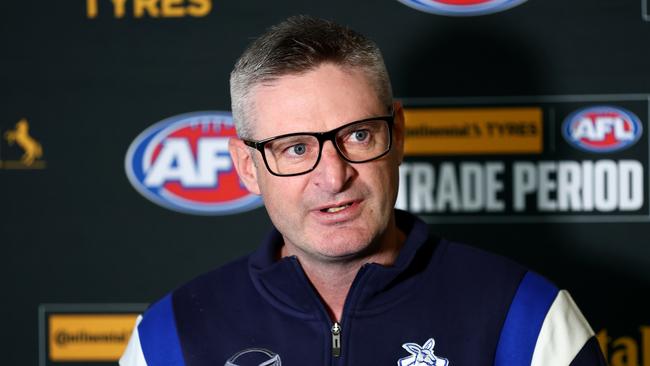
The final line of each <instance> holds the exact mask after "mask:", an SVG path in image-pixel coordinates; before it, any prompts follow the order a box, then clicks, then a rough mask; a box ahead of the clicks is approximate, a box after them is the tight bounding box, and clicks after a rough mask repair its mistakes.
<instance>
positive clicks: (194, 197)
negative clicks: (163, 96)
mask: <svg viewBox="0 0 650 366" xmlns="http://www.w3.org/2000/svg"><path fill="white" fill-rule="evenodd" d="M236 135H237V134H236V131H235V126H234V123H233V121H232V115H231V113H230V112H218V111H208V112H194V113H187V114H181V115H178V116H173V117H170V118H167V119H165V120H163V121H160V122H158V123H156V124H154V125H152V126H150V127H149V128H147V129H146V130H145V131H144V132H142V133H141V134H140V135H139V136H137V137H136V138H135V140H134V141H133V142H132V143H131V146H130V147H129V149H128V151H127V153H126V159H125V161H124V166H125V170H126V175H127V177H128V179H129V181H130V182H131V184H132V185H133V187H134V188H135V189H136V190H137V191H138V192H140V193H141V194H142V195H143V196H144V197H146V198H147V199H149V200H150V201H152V202H154V203H156V204H158V205H160V206H162V207H165V208H168V209H170V210H174V211H178V212H183V213H189V214H195V215H228V214H233V213H238V212H243V211H248V210H251V209H254V208H257V207H260V206H261V205H262V199H261V198H260V197H259V196H256V195H254V194H251V193H250V192H248V190H247V189H246V187H245V186H244V185H243V183H242V182H241V181H240V180H239V176H238V175H237V172H236V170H235V167H234V164H233V162H232V160H231V158H230V153H229V151H228V140H229V139H230V138H231V137H235V136H236Z"/></svg>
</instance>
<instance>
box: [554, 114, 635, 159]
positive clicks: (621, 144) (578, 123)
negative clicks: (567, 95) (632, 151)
mask: <svg viewBox="0 0 650 366" xmlns="http://www.w3.org/2000/svg"><path fill="white" fill-rule="evenodd" d="M642 134H643V125H642V124H641V120H640V119H639V117H637V116H636V115H635V114H634V113H632V112H630V111H628V110H625V109H623V108H618V107H612V106H596V107H589V108H584V109H580V110H578V111H576V112H574V113H572V114H571V115H569V116H568V117H567V118H566V119H565V120H564V123H563V124H562V135H563V136H564V139H565V140H566V141H567V142H568V143H569V144H571V145H572V146H574V147H575V148H577V149H580V150H583V151H588V152H595V153H607V152H613V151H619V150H623V149H626V148H628V147H630V146H632V145H634V144H635V143H636V142H637V141H638V140H639V138H640V137H641V135H642Z"/></svg>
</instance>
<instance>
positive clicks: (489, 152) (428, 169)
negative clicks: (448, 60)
mask: <svg viewBox="0 0 650 366" xmlns="http://www.w3.org/2000/svg"><path fill="white" fill-rule="evenodd" d="M404 105H405V116H406V131H405V153H406V157H405V161H404V163H403V164H402V165H401V166H400V191H399V195H398V199H397V204H396V206H397V207H399V208H403V209H407V210H409V211H411V212H413V213H416V214H419V215H421V216H422V217H423V218H425V219H426V220H428V221H429V222H468V220H470V221H474V222H504V223H506V222H507V223H512V222H549V221H583V222H594V221H599V222H608V221H650V212H649V204H648V154H649V148H648V141H649V138H648V135H647V130H648V125H647V124H648V119H649V114H650V112H649V110H648V108H649V103H648V96H646V95H627V96H626V95H609V96H553V97H525V98H524V97H521V98H459V99H453V100H452V99H429V100H426V99H411V100H409V99H405V100H404ZM463 111H466V113H464V112H463ZM536 118H537V119H536ZM490 128H491V129H492V133H490V132H489V131H490ZM459 131H463V133H461V132H459ZM468 131H472V132H468ZM476 131H480V132H476ZM495 133H496V135H495Z"/></svg>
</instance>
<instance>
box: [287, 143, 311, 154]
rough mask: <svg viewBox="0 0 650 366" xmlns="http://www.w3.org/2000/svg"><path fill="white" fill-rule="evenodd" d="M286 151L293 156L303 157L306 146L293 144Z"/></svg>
mask: <svg viewBox="0 0 650 366" xmlns="http://www.w3.org/2000/svg"><path fill="white" fill-rule="evenodd" d="M287 151H288V152H289V153H290V154H293V155H303V154H305V153H306V152H307V145H305V144H295V145H293V146H290V147H289V148H288V149H287Z"/></svg>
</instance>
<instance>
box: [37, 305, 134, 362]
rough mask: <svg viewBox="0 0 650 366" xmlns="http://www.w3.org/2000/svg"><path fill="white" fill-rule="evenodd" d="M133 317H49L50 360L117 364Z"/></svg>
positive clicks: (123, 315) (64, 315)
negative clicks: (115, 362)
mask: <svg viewBox="0 0 650 366" xmlns="http://www.w3.org/2000/svg"><path fill="white" fill-rule="evenodd" d="M136 318H137V314H92V315H78V314H53V315H50V316H49V319H48V320H49V321H48V326H49V331H48V344H49V348H50V352H49V358H50V361H54V362H62V361H63V362H65V361H107V362H113V361H117V360H119V358H120V356H121V355H122V353H123V352H124V350H125V349H126V346H127V344H128V342H129V338H130V336H131V331H132V330H133V327H134V326H135V320H136Z"/></svg>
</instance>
